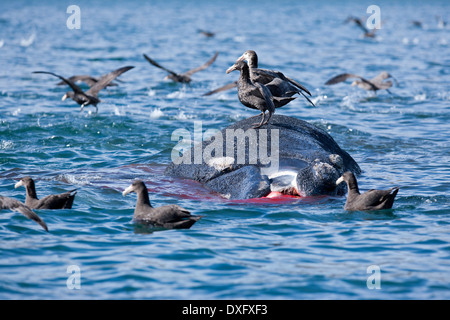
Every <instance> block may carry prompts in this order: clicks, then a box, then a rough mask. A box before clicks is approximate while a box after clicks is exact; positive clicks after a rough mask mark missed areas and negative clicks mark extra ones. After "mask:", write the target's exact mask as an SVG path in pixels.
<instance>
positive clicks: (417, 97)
mask: <svg viewBox="0 0 450 320" xmlns="http://www.w3.org/2000/svg"><path fill="white" fill-rule="evenodd" d="M426 99H427V94H426V93H421V94H416V95H415V96H414V100H416V101H425V100H426Z"/></svg>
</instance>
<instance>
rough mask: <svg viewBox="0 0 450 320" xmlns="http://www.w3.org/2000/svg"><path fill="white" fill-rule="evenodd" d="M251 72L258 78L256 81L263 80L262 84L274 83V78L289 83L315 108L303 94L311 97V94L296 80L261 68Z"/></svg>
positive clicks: (253, 69)
mask: <svg viewBox="0 0 450 320" xmlns="http://www.w3.org/2000/svg"><path fill="white" fill-rule="evenodd" d="M251 72H252V73H253V74H254V75H255V76H256V77H257V78H256V79H261V78H263V79H261V81H262V82H264V83H267V81H273V78H279V79H281V80H284V81H287V82H289V83H290V84H292V85H294V86H296V87H297V88H299V89H300V91H299V92H298V93H300V94H301V95H302V96H303V97H305V99H306V100H308V102H309V103H311V104H312V105H313V106H314V107H315V105H314V103H313V102H312V101H311V100H310V99H309V98H308V97H307V96H306V95H305V94H304V93H303V92H306V93H307V94H309V95H310V96H311V92H309V90H308V89H306V88H305V87H304V86H303V85H301V84H300V83H298V82H297V81H296V80H294V79H291V78H289V77H286V76H285V75H284V74H283V73H281V72H279V71H274V70H267V69H260V68H252V69H251Z"/></svg>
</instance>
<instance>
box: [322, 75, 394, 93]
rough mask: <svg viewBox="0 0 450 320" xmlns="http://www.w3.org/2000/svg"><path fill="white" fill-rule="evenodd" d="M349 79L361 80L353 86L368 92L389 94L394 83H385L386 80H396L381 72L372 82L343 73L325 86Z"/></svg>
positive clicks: (354, 82)
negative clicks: (385, 92) (378, 91)
mask: <svg viewBox="0 0 450 320" xmlns="http://www.w3.org/2000/svg"><path fill="white" fill-rule="evenodd" d="M349 78H357V79H359V80H355V81H353V82H352V86H358V87H359V88H361V89H364V90H368V91H374V92H376V91H377V90H386V91H388V92H389V90H388V89H389V88H390V87H392V81H390V80H388V81H384V80H386V79H389V78H392V79H394V80H395V78H394V77H393V76H392V75H391V74H389V73H388V72H386V71H383V72H381V73H380V74H379V75H377V76H376V77H374V78H372V79H370V80H367V79H365V78H363V77H361V76H358V75H356V74H351V73H342V74H339V75H337V76H335V77H333V78H331V79H330V80H328V81H327V82H325V84H326V85H332V84H336V83H340V82H344V81H345V80H347V79H349ZM395 81H396V83H397V80H395Z"/></svg>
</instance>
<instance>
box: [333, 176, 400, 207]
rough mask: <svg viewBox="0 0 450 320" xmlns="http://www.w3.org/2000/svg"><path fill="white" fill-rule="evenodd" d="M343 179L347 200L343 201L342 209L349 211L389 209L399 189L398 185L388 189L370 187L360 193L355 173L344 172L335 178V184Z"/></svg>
mask: <svg viewBox="0 0 450 320" xmlns="http://www.w3.org/2000/svg"><path fill="white" fill-rule="evenodd" d="M344 181H345V182H346V183H347V187H348V195H347V201H346V202H345V206H344V209H345V210H349V211H366V210H383V209H391V208H392V205H393V203H394V199H395V196H396V195H397V192H398V190H399V188H398V187H395V188H391V189H389V190H374V189H371V190H368V191H366V192H364V193H363V194H360V193H359V189H358V183H357V181H356V178H355V175H354V174H353V173H352V172H350V171H347V172H345V173H344V174H343V175H342V176H341V177H340V178H339V179H338V180H336V185H338V184H340V183H341V182H344Z"/></svg>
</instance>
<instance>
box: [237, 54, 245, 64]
mask: <svg viewBox="0 0 450 320" xmlns="http://www.w3.org/2000/svg"><path fill="white" fill-rule="evenodd" d="M245 59H246V57H245V53H244V54H243V55H242V56H240V57H239V58H238V59H237V60H236V62H239V61H244V60H245Z"/></svg>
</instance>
